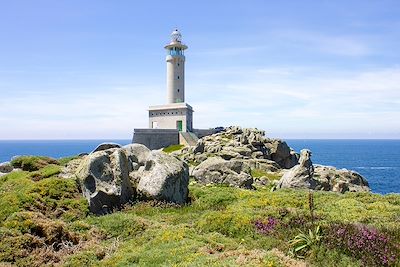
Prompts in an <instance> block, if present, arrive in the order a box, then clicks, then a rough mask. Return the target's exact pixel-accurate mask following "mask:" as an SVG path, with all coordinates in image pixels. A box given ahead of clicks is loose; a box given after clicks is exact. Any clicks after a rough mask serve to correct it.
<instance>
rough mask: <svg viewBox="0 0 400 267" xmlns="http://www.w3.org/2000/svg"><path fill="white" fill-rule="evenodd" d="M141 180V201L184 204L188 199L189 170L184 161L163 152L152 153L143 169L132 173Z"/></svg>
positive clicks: (139, 189) (139, 185)
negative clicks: (149, 200) (151, 200)
mask: <svg viewBox="0 0 400 267" xmlns="http://www.w3.org/2000/svg"><path fill="white" fill-rule="evenodd" d="M132 174H133V176H136V177H138V178H139V183H138V185H137V188H136V189H137V193H138V196H139V198H141V199H145V200H147V199H153V200H162V201H170V202H175V203H178V204H183V203H185V202H186V201H187V197H188V193H189V191H188V184H189V169H188V166H187V165H186V163H184V162H183V161H181V160H179V159H177V158H175V157H171V156H169V155H167V154H165V153H164V152H162V151H152V152H151V153H150V154H149V157H148V158H147V161H146V163H145V165H144V167H143V168H139V170H138V171H137V172H133V173H132Z"/></svg>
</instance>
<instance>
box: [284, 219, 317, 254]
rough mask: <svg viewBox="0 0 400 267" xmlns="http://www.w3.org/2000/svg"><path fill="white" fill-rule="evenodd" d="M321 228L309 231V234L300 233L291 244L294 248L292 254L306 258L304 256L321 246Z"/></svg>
mask: <svg viewBox="0 0 400 267" xmlns="http://www.w3.org/2000/svg"><path fill="white" fill-rule="evenodd" d="M321 239H322V235H321V228H320V226H317V227H316V228H315V230H311V229H309V230H308V233H303V232H302V233H300V234H298V235H297V236H295V238H294V239H293V240H291V241H290V242H289V243H290V245H291V246H292V250H291V252H292V253H293V254H294V255H296V256H298V257H304V255H305V254H306V253H307V252H308V251H309V250H310V249H311V248H313V247H314V246H316V245H319V243H320V242H321Z"/></svg>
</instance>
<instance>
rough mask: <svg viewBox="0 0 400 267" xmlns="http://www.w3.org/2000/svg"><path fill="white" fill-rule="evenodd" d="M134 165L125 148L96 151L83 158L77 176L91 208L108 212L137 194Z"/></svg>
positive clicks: (94, 211) (97, 212)
mask: <svg viewBox="0 0 400 267" xmlns="http://www.w3.org/2000/svg"><path fill="white" fill-rule="evenodd" d="M130 169H131V168H130V163H129V161H128V158H127V155H126V154H125V153H124V151H123V150H121V149H108V150H103V151H98V152H94V153H91V154H90V155H88V156H87V157H85V158H84V159H83V161H82V163H81V165H80V166H79V168H78V170H77V173H76V176H77V178H78V179H79V180H80V182H81V187H82V192H83V195H84V196H85V197H86V199H87V200H88V201H89V208H90V211H92V212H93V213H96V214H105V213H108V212H110V211H112V210H113V209H114V208H118V207H119V206H120V205H122V204H124V203H127V202H128V201H130V200H132V199H133V198H134V192H135V190H134V188H133V186H132V183H131V181H130V179H129V170H130Z"/></svg>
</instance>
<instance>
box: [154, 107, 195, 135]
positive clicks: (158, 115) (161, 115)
mask: <svg viewBox="0 0 400 267" xmlns="http://www.w3.org/2000/svg"><path fill="white" fill-rule="evenodd" d="M179 120H180V121H182V131H183V132H186V131H191V130H192V128H193V112H192V111H191V110H189V109H186V108H184V109H163V110H149V128H151V129H152V128H153V125H154V124H153V123H154V122H157V128H158V129H177V121H179Z"/></svg>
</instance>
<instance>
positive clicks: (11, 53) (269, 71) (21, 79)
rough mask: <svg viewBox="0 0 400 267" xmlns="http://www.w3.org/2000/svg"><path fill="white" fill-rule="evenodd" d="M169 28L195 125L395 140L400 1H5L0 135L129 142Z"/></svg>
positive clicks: (399, 119)
mask: <svg viewBox="0 0 400 267" xmlns="http://www.w3.org/2000/svg"><path fill="white" fill-rule="evenodd" d="M175 27H177V28H179V29H180V31H181V32H182V35H183V41H184V43H186V44H187V45H188V46H189V49H188V50H187V52H186V97H187V99H186V101H187V102H188V103H190V104H191V105H192V106H193V107H194V109H195V114H194V124H195V127H196V128H208V127H215V126H229V125H241V126H245V127H258V128H261V129H264V130H266V132H267V135H268V136H272V137H281V138H400V48H399V47H400V1H398V0H394V1H385V0H379V1H378V0H369V1H367V0H363V1H352V0H347V1H340V0H337V1H328V0H326V1H324V0H320V1H314V0H313V1H305V0H298V1H294V0H293V1H256V0H255V1H252V0H250V1H235V0H234V1H215V0H214V1H151V0H149V1H123V0H119V1H105V0H104V1H102V0H96V1H90V0H87V1H74V0H68V1H67V0H60V1H50V0H48V1H44V0H36V1H28V0H27V1H19V0H13V1H6V0H0V36H1V42H0V114H1V115H0V125H1V126H0V139H88V138H90V139H95V138H123V139H129V138H131V135H132V131H133V128H144V127H147V126H148V123H147V111H146V109H147V107H148V106H149V105H156V104H164V103H165V102H166V80H165V79H166V74H165V71H166V65H165V51H164V49H163V46H164V45H165V44H166V43H167V42H168V41H169V34H170V32H171V31H172V30H173V29H174V28H175Z"/></svg>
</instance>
